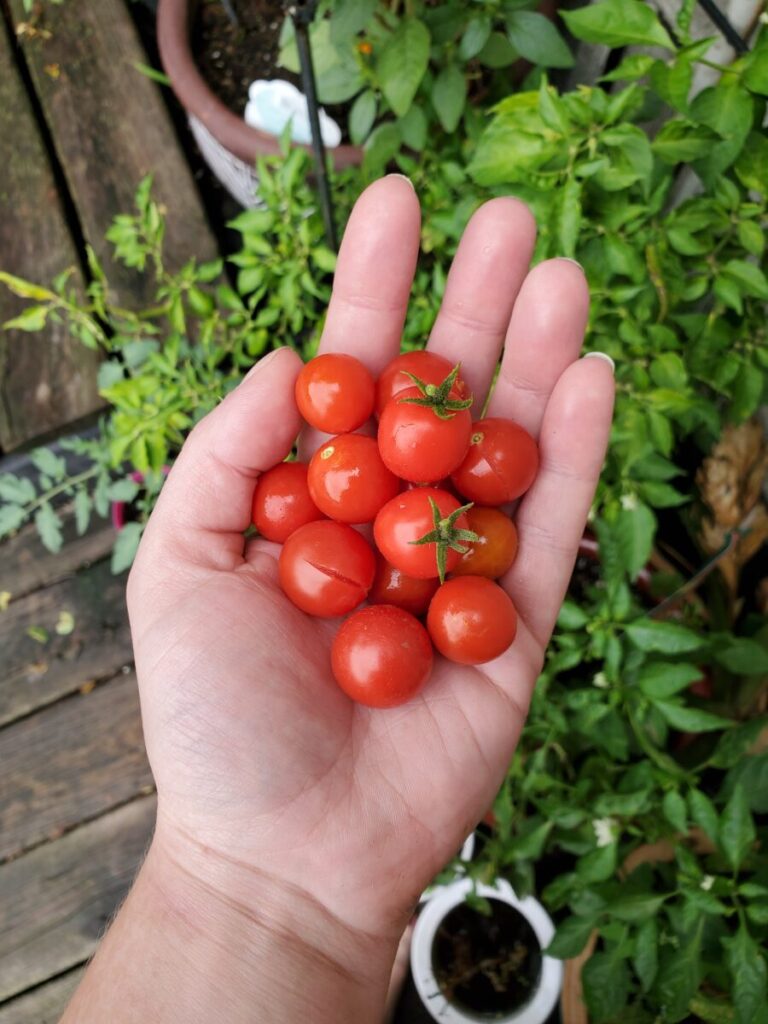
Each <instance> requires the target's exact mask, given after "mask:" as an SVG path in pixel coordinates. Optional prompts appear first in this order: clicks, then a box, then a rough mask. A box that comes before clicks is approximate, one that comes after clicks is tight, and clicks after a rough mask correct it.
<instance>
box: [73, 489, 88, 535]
mask: <svg viewBox="0 0 768 1024" xmlns="http://www.w3.org/2000/svg"><path fill="white" fill-rule="evenodd" d="M74 507H75V529H76V530H77V535H78V537H82V536H83V534H84V533H85V531H86V530H87V529H88V523H89V522H90V519H91V499H90V497H89V495H88V492H87V491H86V490H85V489H83V488H81V489H80V490H79V491H78V492H77V493H76V494H75V501H74Z"/></svg>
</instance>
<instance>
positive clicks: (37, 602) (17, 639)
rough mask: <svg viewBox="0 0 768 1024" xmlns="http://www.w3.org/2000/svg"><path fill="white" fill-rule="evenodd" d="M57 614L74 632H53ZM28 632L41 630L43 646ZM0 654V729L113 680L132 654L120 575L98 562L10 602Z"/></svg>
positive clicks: (2, 621)
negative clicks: (88, 686) (0, 656)
mask: <svg viewBox="0 0 768 1024" xmlns="http://www.w3.org/2000/svg"><path fill="white" fill-rule="evenodd" d="M11 585H12V584H11ZM8 589H10V587H9V588H8ZM11 592H12V591H11ZM62 612H69V613H70V614H71V615H72V616H73V618H74V628H73V629H72V632H71V633H68V634H66V635H63V636H62V635H59V634H58V633H57V632H56V626H57V623H58V622H59V617H60V615H61V613H62ZM31 627H32V628H33V627H38V628H42V629H44V630H45V631H46V633H47V640H46V642H45V643H40V642H38V641H37V640H35V639H33V638H32V637H31V636H30V635H29V633H28V629H29V628H31ZM0 650H2V652H3V671H2V675H0V725H4V724H5V725H7V724H8V723H9V722H12V721H13V720H14V719H16V718H19V717H21V716H22V715H27V714H29V713H30V712H32V711H35V710H37V709H39V708H42V707H44V706H45V705H46V704H50V703H51V702H52V701H55V700H57V699H59V698H60V697H63V696H66V695H67V694H71V693H74V692H76V691H77V690H79V689H80V687H81V686H83V684H86V683H89V682H91V681H93V680H98V679H105V678H107V677H109V676H112V675H114V674H115V673H117V672H119V671H120V669H121V668H122V667H123V666H126V665H129V664H130V662H131V659H132V656H133V655H132V648H131V638H130V631H129V629H128V620H127V615H126V611H125V576H113V575H112V573H111V571H110V568H109V562H108V561H103V562H98V563H96V564H95V565H93V566H91V567H90V568H88V569H84V570H81V571H80V572H78V573H76V574H75V575H73V576H71V577H69V578H65V579H63V580H61V581H60V582H58V583H55V584H53V585H51V586H48V587H46V588H45V589H42V590H37V591H35V592H33V593H30V594H28V595H27V596H26V597H23V598H21V599H20V600H18V601H11V604H10V605H9V607H8V608H7V609H6V610H5V611H4V612H3V613H2V614H0ZM0 736H2V734H0Z"/></svg>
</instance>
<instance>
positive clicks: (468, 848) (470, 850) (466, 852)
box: [419, 832, 475, 906]
mask: <svg viewBox="0 0 768 1024" xmlns="http://www.w3.org/2000/svg"><path fill="white" fill-rule="evenodd" d="M474 855H475V833H474V832H470V833H469V835H468V836H467V838H466V839H465V840H464V845H463V846H462V848H461V849H460V850H459V853H458V857H459V860H460V861H462V862H463V863H464V864H468V863H469V862H470V861H471V860H472V858H473V857H474ZM459 871H460V872H461V875H462V877H463V873H464V872H463V869H462V868H461V866H459ZM457 874H458V872H457ZM439 888H440V886H439V885H428V886H427V888H426V889H425V890H424V892H423V893H422V894H421V896H419V906H422V904H424V903H426V902H427V900H429V899H431V898H432V895H433V894H434V893H435V892H436V891H437V890H438V889H439Z"/></svg>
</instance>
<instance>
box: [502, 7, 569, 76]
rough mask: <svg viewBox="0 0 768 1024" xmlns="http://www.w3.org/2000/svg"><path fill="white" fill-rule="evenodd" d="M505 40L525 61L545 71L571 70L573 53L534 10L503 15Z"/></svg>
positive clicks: (555, 30)
mask: <svg viewBox="0 0 768 1024" xmlns="http://www.w3.org/2000/svg"><path fill="white" fill-rule="evenodd" d="M507 34H508V36H509V41H510V43H512V45H513V46H514V48H515V49H516V50H517V52H518V53H519V54H520V56H521V57H525V58H526V60H529V61H531V63H532V64H540V65H541V66H542V67H545V68H570V67H573V54H572V53H571V51H570V50H569V49H568V45H567V44H566V42H565V40H564V39H563V37H562V36H561V35H560V33H559V32H558V31H557V29H556V28H555V26H554V24H553V23H552V22H551V21H550V20H549V18H545V17H544V15H543V14H538V13H536V12H535V11H512V12H511V13H510V14H508V15H507Z"/></svg>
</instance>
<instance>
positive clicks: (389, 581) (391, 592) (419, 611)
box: [368, 554, 439, 615]
mask: <svg viewBox="0 0 768 1024" xmlns="http://www.w3.org/2000/svg"><path fill="white" fill-rule="evenodd" d="M438 586H439V583H438V581H437V579H431V580H417V579H415V578H414V577H413V576H406V575H405V573H404V572H400V570H399V569H396V568H395V567H394V565H392V564H391V563H390V562H388V561H387V560H386V558H384V557H383V556H382V555H381V554H379V555H378V557H377V559H376V575H375V576H374V577H373V586H372V587H371V589H370V590H369V591H368V600H369V601H370V603H371V604H393V605H395V607H396V608H402V609H403V610H404V611H406V612H410V613H411V615H424V613H425V612H426V610H427V608H429V602H430V601H431V600H432V595H433V594H434V592H435V591H436V590H437V588H438Z"/></svg>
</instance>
